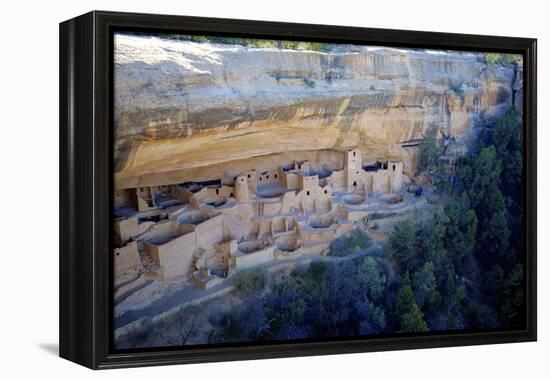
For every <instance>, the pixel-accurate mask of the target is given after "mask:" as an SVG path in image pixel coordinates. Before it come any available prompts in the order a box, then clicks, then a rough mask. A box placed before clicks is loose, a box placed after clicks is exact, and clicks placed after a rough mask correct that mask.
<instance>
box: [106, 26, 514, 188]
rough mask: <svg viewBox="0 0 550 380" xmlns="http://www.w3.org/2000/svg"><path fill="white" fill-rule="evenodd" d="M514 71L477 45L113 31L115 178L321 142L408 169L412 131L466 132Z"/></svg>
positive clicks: (196, 171) (159, 177) (143, 180)
mask: <svg viewBox="0 0 550 380" xmlns="http://www.w3.org/2000/svg"><path fill="white" fill-rule="evenodd" d="M516 77H517V78H518V79H516ZM521 83H522V82H521V79H520V71H518V70H517V69H515V68H514V67H512V66H508V67H504V66H499V65H488V64H487V63H486V62H485V57H484V55H483V54H481V53H480V54H478V53H460V52H432V51H423V50H400V49H385V48H372V47H370V48H369V47H357V46H354V47H351V46H350V47H349V49H339V50H338V51H335V52H331V53H323V52H309V51H307V52H305V51H294V50H282V49H272V48H264V49H262V48H246V47H240V46H232V45H223V44H219V45H217V44H210V43H200V44H199V43H194V42H182V41H172V40H163V39H159V38H153V37H140V36H122V35H121V36H116V39H115V160H116V162H115V164H116V175H115V178H116V187H118V188H128V187H137V186H148V185H161V184H169V183H177V182H185V181H196V180H206V179H212V177H215V176H216V175H218V173H221V172H222V171H226V172H231V171H232V170H233V169H234V170H233V171H235V173H238V172H239V170H242V169H243V168H244V167H245V166H246V160H247V159H251V158H253V161H255V163H254V165H255V166H257V164H258V163H264V164H265V165H267V166H269V167H276V166H278V165H281V164H284V163H286V162H288V161H289V160H294V159H296V160H300V159H309V160H312V161H313V162H315V159H316V158H317V159H318V162H320V161H319V160H320V158H319V157H320V156H323V155H326V157H324V156H323V157H322V159H323V160H329V161H330V154H331V153H329V152H330V151H331V150H336V151H338V150H341V151H343V150H346V149H350V148H358V149H360V150H361V151H362V154H363V157H364V160H365V162H368V161H369V160H371V161H375V160H387V159H391V160H398V161H403V163H404V170H405V173H406V174H410V173H411V172H412V171H413V170H414V165H415V160H416V148H414V141H415V140H417V139H420V138H422V137H423V136H425V135H426V134H428V133H433V132H438V133H441V134H444V135H447V136H449V135H450V136H457V137H468V136H469V134H470V132H471V131H472V129H473V127H475V126H476V125H478V124H480V122H482V121H483V120H484V119H487V118H490V117H493V116H497V115H498V114H500V113H502V112H503V111H504V110H505V109H507V108H508V107H509V106H510V105H512V104H520V103H521V92H522V88H521ZM315 151H325V152H327V153H315ZM256 161H257V162H256ZM222 167H223V170H222V169H221V168H222ZM244 169H246V168H244Z"/></svg>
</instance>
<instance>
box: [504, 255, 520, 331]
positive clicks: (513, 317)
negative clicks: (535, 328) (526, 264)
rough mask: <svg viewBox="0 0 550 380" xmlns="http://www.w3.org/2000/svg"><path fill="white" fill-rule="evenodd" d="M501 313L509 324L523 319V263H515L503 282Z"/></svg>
mask: <svg viewBox="0 0 550 380" xmlns="http://www.w3.org/2000/svg"><path fill="white" fill-rule="evenodd" d="M503 298H504V303H503V304H502V314H503V316H504V317H505V318H506V320H507V321H508V323H509V324H516V323H521V321H523V319H524V313H523V310H522V306H523V265H521V264H516V265H515V266H514V268H513V269H512V271H511V273H510V274H509V276H508V277H507V278H506V280H505V281H504V284H503Z"/></svg>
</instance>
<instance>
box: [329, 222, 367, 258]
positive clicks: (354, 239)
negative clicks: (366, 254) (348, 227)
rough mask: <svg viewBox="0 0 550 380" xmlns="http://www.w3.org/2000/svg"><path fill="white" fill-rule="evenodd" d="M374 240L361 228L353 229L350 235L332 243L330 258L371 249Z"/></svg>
mask: <svg viewBox="0 0 550 380" xmlns="http://www.w3.org/2000/svg"><path fill="white" fill-rule="evenodd" d="M371 244H372V240H371V238H370V237H369V235H367V233H366V232H365V231H363V230H362V229H361V228H355V229H353V230H352V231H351V232H350V233H349V234H347V235H344V236H340V237H339V238H337V239H335V240H333V241H332V243H330V252H329V254H328V255H329V256H339V257H342V256H347V255H350V254H352V253H355V252H357V251H359V250H361V249H365V248H368V247H370V246H371Z"/></svg>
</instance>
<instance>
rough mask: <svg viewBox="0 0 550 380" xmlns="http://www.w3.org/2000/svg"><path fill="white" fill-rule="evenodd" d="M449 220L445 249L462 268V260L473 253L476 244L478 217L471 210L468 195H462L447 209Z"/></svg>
mask: <svg viewBox="0 0 550 380" xmlns="http://www.w3.org/2000/svg"><path fill="white" fill-rule="evenodd" d="M445 214H446V215H447V217H448V218H449V222H448V223H447V228H446V231H445V248H446V249H447V252H448V253H449V255H450V256H451V258H452V259H453V261H454V264H455V266H461V265H459V264H462V259H463V258H464V257H465V256H467V255H469V254H471V253H473V250H474V247H475V244H476V232H477V217H476V213H475V211H474V210H472V209H471V208H470V198H469V197H468V194H466V193H462V194H461V195H460V196H459V197H458V198H457V199H456V200H455V201H454V202H453V203H451V204H450V205H449V206H448V207H447V208H446V209H445Z"/></svg>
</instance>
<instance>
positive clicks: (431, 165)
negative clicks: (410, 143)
mask: <svg viewBox="0 0 550 380" xmlns="http://www.w3.org/2000/svg"><path fill="white" fill-rule="evenodd" d="M419 148H420V160H419V163H418V170H419V172H421V173H422V172H426V173H431V172H432V171H433V170H434V169H435V166H436V163H437V158H438V157H439V154H440V152H439V147H438V145H437V139H436V137H435V134H430V135H428V136H427V137H424V139H422V141H420V144H419Z"/></svg>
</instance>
